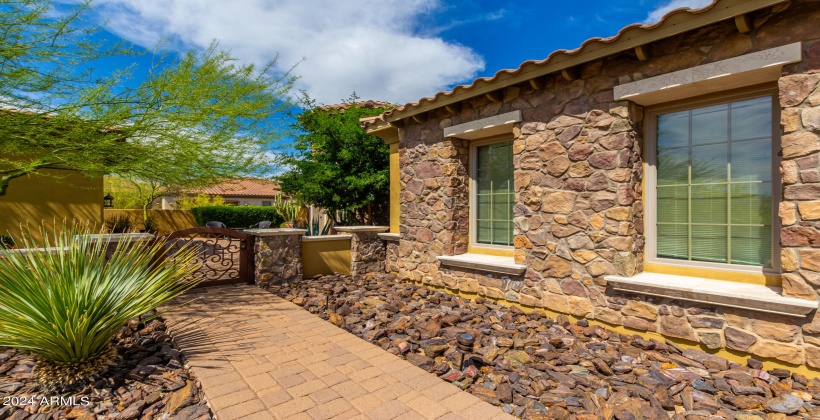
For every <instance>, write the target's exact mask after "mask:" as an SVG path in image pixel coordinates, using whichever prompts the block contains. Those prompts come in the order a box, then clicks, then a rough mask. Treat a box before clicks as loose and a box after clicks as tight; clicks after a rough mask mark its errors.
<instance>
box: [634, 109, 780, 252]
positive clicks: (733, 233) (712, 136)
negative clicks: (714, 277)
mask: <svg viewBox="0 0 820 420" xmlns="http://www.w3.org/2000/svg"><path fill="white" fill-rule="evenodd" d="M758 95H759V94H758ZM704 105H706V106H697V107H690V108H688V109H674V110H667V111H657V112H651V113H650V114H649V123H650V126H649V127H650V128H651V132H648V133H647V134H648V138H649V140H648V145H649V146H650V147H649V148H648V149H647V152H648V153H649V154H650V164H651V163H654V164H655V171H654V176H652V175H651V173H650V176H649V177H648V185H647V187H648V188H647V189H648V190H649V191H651V192H654V200H655V206H654V212H653V215H654V234H655V238H654V239H655V240H654V243H653V245H654V247H652V248H650V249H649V250H648V251H649V252H650V253H649V254H648V255H649V257H650V258H651V257H652V252H653V251H654V258H655V259H657V260H666V261H669V260H672V261H675V260H677V261H689V262H700V263H706V264H707V265H708V264H721V265H726V264H728V265H733V266H735V267H739V266H756V267H764V268H771V267H773V266H774V264H775V263H776V262H774V261H773V258H772V256H773V255H776V254H775V253H774V247H775V246H774V243H773V240H772V231H773V228H774V221H775V218H774V217H773V215H774V210H773V209H774V204H775V202H774V200H773V197H777V195H776V194H777V191H776V186H777V185H778V183H776V182H773V179H776V178H775V177H774V176H773V174H774V173H775V171H774V165H773V150H774V141H773V140H774V139H775V136H774V131H773V127H774V126H775V124H773V109H774V108H775V106H776V105H774V102H773V97H772V96H771V95H768V96H757V97H754V96H752V97H749V96H748V95H747V96H746V97H741V98H738V99H736V100H732V101H729V102H723V103H714V102H713V103H712V104H704ZM649 183H651V184H652V185H650V184H649ZM652 190H654V191H652ZM650 203H651V202H650ZM650 227H651V225H650Z"/></svg>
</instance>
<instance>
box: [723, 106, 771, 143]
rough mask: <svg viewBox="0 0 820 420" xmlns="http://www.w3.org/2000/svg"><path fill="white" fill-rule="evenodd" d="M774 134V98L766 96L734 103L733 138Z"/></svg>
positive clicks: (739, 138)
mask: <svg viewBox="0 0 820 420" xmlns="http://www.w3.org/2000/svg"><path fill="white" fill-rule="evenodd" d="M771 134H772V98H771V97H768V96H764V97H762V98H754V99H749V100H745V101H740V102H735V103H733V104H732V140H733V141H734V140H743V139H750V138H758V137H769V138H771Z"/></svg>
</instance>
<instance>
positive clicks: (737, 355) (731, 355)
mask: <svg viewBox="0 0 820 420" xmlns="http://www.w3.org/2000/svg"><path fill="white" fill-rule="evenodd" d="M404 281H406V282H409V283H413V284H416V285H418V286H425V287H428V288H430V289H435V290H441V291H443V292H445V293H449V294H451V295H456V296H460V297H462V298H465V299H475V298H477V297H479V296H481V295H480V294H478V293H465V292H462V291H460V290H457V289H451V288H449V287H442V286H433V285H429V284H423V283H422V282H414V281H410V280H406V279H405V280H404ZM481 297H483V298H485V299H487V300H489V301H491V302H493V303H495V304H501V305H504V306H508V307H510V306H515V307H517V308H519V309H521V310H522V311H524V312H531V311H536V310H538V311H543V312H545V313H546V315H547V316H548V317H550V318H555V317H557V316H559V315H564V316H566V317H567V318H569V320H570V322H577V321H578V320H580V319H586V320H587V322H589V325H597V326H601V327H604V328H606V329H609V330H611V331H614V332H617V333H618V334H623V335H639V336H641V337H643V338H644V339H647V340H648V339H655V340H658V341H660V342H664V341H670V342H672V343H674V344H675V345H676V346H678V347H680V348H682V349H696V350H701V351H704V352H706V353H709V354H713V355H715V356H718V357H722V358H724V359H726V360H728V361H730V362H734V363H737V364H739V365H743V366H745V365H746V360H747V359H748V358H750V357H753V358H755V359H757V360H760V361H761V362H763V369H765V370H770V369H775V368H781V369H788V370H790V371H792V372H796V373H799V374H801V375H806V376H808V377H816V376H818V374H820V369H813V368H810V367H808V366H805V365H794V364H791V363H786V362H783V361H780V360H776V359H772V358H766V357H758V356H755V355H752V354H747V353H742V352H738V351H734V350H729V349H725V348H724V349H719V350H710V349H708V348H706V346H703V345H702V344H700V343H695V342H693V341H688V340H683V339H679V338H674V337H667V336H664V335H661V334H658V333H654V332H648V331H641V330H635V329H632V328H627V327H624V326H622V325H614V324H609V323H606V322H601V321H597V320H594V319H587V318H580V317H576V316H574V315H570V314H565V313H561V312H556V311H552V310H550V309H547V308H542V307H534V306H528V305H522V304H520V303H517V302H510V301H508V300H505V299H494V298H490V297H487V296H481Z"/></svg>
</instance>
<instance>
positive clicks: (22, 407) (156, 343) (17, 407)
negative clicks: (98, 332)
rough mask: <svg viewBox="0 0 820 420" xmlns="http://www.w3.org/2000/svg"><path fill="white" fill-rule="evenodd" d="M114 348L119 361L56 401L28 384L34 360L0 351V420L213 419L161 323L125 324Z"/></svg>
mask: <svg viewBox="0 0 820 420" xmlns="http://www.w3.org/2000/svg"><path fill="white" fill-rule="evenodd" d="M115 346H116V348H117V351H118V353H119V354H120V356H121V360H120V363H119V364H118V365H116V366H115V367H112V368H111V369H109V370H108V371H107V372H106V373H105V374H103V375H102V377H101V379H99V380H98V381H96V383H94V384H93V385H92V386H90V387H87V388H85V389H83V390H82V391H80V392H79V393H78V394H75V395H63V396H61V397H62V400H57V399H54V400H52V399H51V398H59V397H60V396H57V395H45V394H43V393H41V392H40V390H39V385H38V384H37V383H36V382H35V381H34V371H35V369H37V359H36V357H34V356H32V355H30V354H28V353H25V352H21V351H17V350H13V349H9V348H0V401H2V404H3V405H0V420H46V419H66V418H67V419H78V420H99V419H112V420H113V419H118V420H135V419H142V420H149V419H173V420H207V419H213V418H214V416H213V413H212V412H211V410H210V408H209V407H208V405H207V403H206V401H205V397H204V395H203V394H202V391H201V388H200V387H199V385H198V381H197V380H196V378H195V377H194V376H193V374H192V373H191V372H190V371H189V370H188V369H187V368H186V366H185V362H184V358H183V356H182V354H181V353H180V352H179V351H178V350H177V349H176V348H175V345H174V342H173V339H172V338H171V337H170V336H169V335H168V334H167V333H166V326H165V323H164V322H162V320H161V319H154V320H152V321H150V322H147V323H140V322H139V321H138V320H134V321H131V322H130V323H129V325H128V326H127V327H126V328H124V329H123V331H122V332H121V333H120V334H119V335H118V336H117V337H116V341H115ZM44 398H45V399H44Z"/></svg>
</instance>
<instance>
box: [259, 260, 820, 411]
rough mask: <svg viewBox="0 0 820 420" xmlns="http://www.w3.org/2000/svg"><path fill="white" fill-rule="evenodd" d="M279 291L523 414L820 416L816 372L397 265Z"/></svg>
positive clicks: (275, 288) (286, 286)
mask: <svg viewBox="0 0 820 420" xmlns="http://www.w3.org/2000/svg"><path fill="white" fill-rule="evenodd" d="M270 290H271V291H272V292H273V293H275V294H277V295H279V296H282V297H284V298H286V299H288V300H291V301H292V302H294V303H296V304H298V305H300V306H302V307H304V309H306V310H308V311H310V312H313V313H317V314H319V315H320V316H321V317H323V318H325V319H327V320H329V321H330V322H332V323H334V324H336V325H338V326H341V327H342V328H344V329H346V330H348V331H350V332H352V333H354V334H356V335H358V336H360V337H363V338H364V339H366V340H368V341H371V342H373V343H376V344H378V345H380V346H381V347H382V348H384V349H386V350H387V351H388V352H391V353H393V354H397V355H403V356H404V357H406V359H407V360H408V361H410V362H411V363H413V364H415V365H417V366H419V367H421V368H423V369H425V370H427V371H429V372H433V373H435V374H437V375H439V376H440V377H441V378H442V380H445V381H449V382H452V383H454V384H456V385H457V386H459V387H460V388H462V389H465V390H467V391H468V392H470V393H472V394H473V395H476V396H478V397H479V398H481V399H482V400H485V401H487V402H489V403H491V404H494V405H498V406H501V407H502V408H503V410H504V411H506V412H508V413H512V414H515V415H516V416H519V417H523V418H532V419H540V418H557V419H595V418H605V419H612V418H616V419H640V418H646V419H657V418H676V419H684V418H685V419H707V418H729V419H747V420H750V419H764V418H766V419H781V418H816V417H817V416H820V406H819V405H820V381H818V380H817V379H808V378H806V377H804V376H802V375H800V374H797V373H792V372H790V371H788V370H784V369H772V370H768V371H766V370H762V367H763V365H762V363H760V362H759V361H757V360H755V359H749V360H748V364H747V366H741V365H738V364H736V363H732V362H729V361H727V360H725V359H722V358H719V357H716V356H713V355H711V354H708V353H705V352H702V351H698V350H693V349H685V350H684V349H681V348H678V347H677V346H676V345H675V344H674V343H671V342H659V341H655V340H645V339H643V338H641V337H639V336H626V335H622V334H619V333H616V332H613V331H610V330H608V329H605V328H603V327H600V326H592V325H589V323H588V322H587V321H585V320H582V321H579V322H577V323H575V324H571V323H570V322H569V320H568V319H567V318H566V317H563V316H561V317H558V318H557V319H549V318H547V317H546V316H545V314H544V313H543V312H540V311H534V312H530V313H525V312H523V311H521V310H520V309H518V308H516V307H507V306H504V305H500V304H496V303H493V302H492V301H490V300H487V299H485V298H481V297H479V298H477V299H475V300H468V299H464V298H461V297H458V296H454V295H451V294H448V293H444V292H441V291H436V290H432V289H429V288H426V287H419V286H416V285H414V284H411V283H404V282H401V281H399V280H397V278H396V277H395V276H394V275H390V274H373V275H367V276H364V277H357V278H351V277H349V276H324V277H320V278H316V279H313V280H307V279H306V280H304V281H302V282H300V283H295V284H284V285H278V286H271V288H270ZM465 333H466V334H469V335H472V336H473V337H474V339H475V346H474V348H473V351H472V352H469V351H468V352H466V354H465V355H464V356H463V359H464V362H463V364H462V353H460V352H459V351H458V350H457V338H458V337H459V336H460V335H461V334H465ZM464 339H465V337H464V336H462V341H463V340H464ZM742 339H743V337H738V340H742ZM461 345H462V348H463V347H464V346H469V343H467V342H464V341H463V342H462V344H461Z"/></svg>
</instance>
